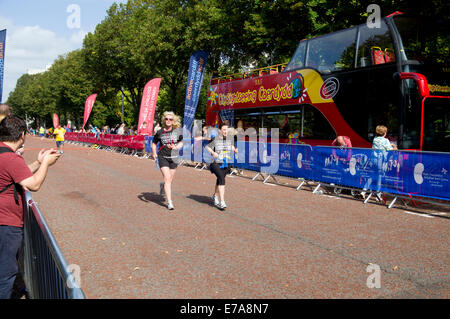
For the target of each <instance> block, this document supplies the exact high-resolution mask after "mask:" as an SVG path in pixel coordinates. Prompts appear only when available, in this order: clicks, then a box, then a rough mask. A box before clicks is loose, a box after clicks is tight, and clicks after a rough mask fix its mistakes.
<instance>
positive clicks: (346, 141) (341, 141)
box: [331, 136, 352, 147]
mask: <svg viewBox="0 0 450 319" xmlns="http://www.w3.org/2000/svg"><path fill="white" fill-rule="evenodd" d="M331 145H332V146H340V147H352V141H351V140H350V137H348V136H338V137H336V138H335V139H334V141H333V142H332V143H331Z"/></svg>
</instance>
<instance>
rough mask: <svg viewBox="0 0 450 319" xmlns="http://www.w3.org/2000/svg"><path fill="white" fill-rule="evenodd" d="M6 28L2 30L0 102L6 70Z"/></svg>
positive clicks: (0, 35)
mask: <svg viewBox="0 0 450 319" xmlns="http://www.w3.org/2000/svg"><path fill="white" fill-rule="evenodd" d="M5 43H6V29H5V30H1V31H0V103H2V101H3V72H4V70H5Z"/></svg>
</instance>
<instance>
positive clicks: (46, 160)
mask: <svg viewBox="0 0 450 319" xmlns="http://www.w3.org/2000/svg"><path fill="white" fill-rule="evenodd" d="M26 129H27V126H26V124H25V121H24V120H22V119H20V118H18V117H16V116H8V117H6V118H5V119H4V120H3V121H2V122H1V123H0V299H9V298H10V297H11V293H12V288H13V284H14V280H15V278H16V276H17V273H18V262H17V256H18V252H19V249H20V247H21V245H22V238H23V211H24V208H23V196H24V189H27V190H30V191H38V190H39V188H40V187H41V185H42V183H43V182H44V179H45V177H46V175H47V171H48V168H49V166H51V165H53V164H54V163H55V162H56V161H57V159H58V158H59V156H60V154H58V153H56V151H55V150H53V149H51V150H41V151H40V152H39V155H38V158H37V161H35V162H33V163H32V164H30V165H27V164H25V161H24V159H23V157H22V156H21V155H19V154H17V153H16V152H17V151H18V150H19V149H20V148H21V147H22V145H23V144H24V143H25V140H26V137H25V136H26Z"/></svg>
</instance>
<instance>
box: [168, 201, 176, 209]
mask: <svg viewBox="0 0 450 319" xmlns="http://www.w3.org/2000/svg"><path fill="white" fill-rule="evenodd" d="M167 209H169V210H174V209H175V207H173V203H172V202H169V203H168V204H167Z"/></svg>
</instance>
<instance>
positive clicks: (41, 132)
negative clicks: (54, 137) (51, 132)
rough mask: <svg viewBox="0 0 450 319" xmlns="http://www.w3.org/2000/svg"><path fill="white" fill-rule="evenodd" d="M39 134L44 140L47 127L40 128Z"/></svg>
mask: <svg viewBox="0 0 450 319" xmlns="http://www.w3.org/2000/svg"><path fill="white" fill-rule="evenodd" d="M39 135H40V136H41V140H43V139H44V137H45V128H43V127H42V126H41V127H40V128H39Z"/></svg>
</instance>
